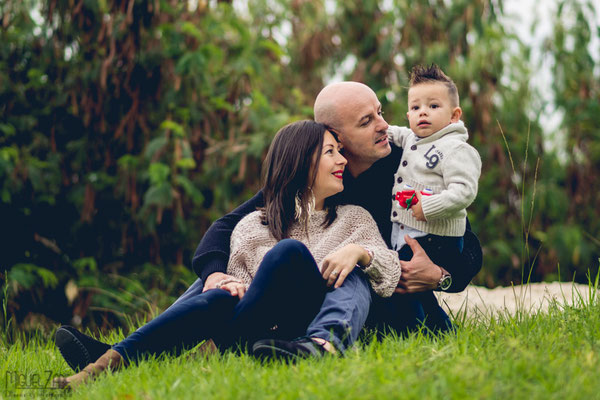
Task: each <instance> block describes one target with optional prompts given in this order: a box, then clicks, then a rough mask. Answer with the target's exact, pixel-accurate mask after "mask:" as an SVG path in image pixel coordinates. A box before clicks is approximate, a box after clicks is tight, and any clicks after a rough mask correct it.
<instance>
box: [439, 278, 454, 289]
mask: <svg viewBox="0 0 600 400" xmlns="http://www.w3.org/2000/svg"><path fill="white" fill-rule="evenodd" d="M451 285H452V276H451V275H446V276H444V277H443V278H442V279H441V280H440V289H442V290H448V289H449V288H450V286H451Z"/></svg>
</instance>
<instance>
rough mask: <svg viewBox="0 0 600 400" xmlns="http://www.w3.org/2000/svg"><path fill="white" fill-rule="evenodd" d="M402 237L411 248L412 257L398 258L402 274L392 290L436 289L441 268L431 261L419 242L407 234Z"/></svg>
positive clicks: (402, 291)
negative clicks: (403, 259) (409, 258)
mask: <svg viewBox="0 0 600 400" xmlns="http://www.w3.org/2000/svg"><path fill="white" fill-rule="evenodd" d="M404 239H405V240H406V244H408V245H409V246H410V248H411V249H412V251H413V257H412V258H411V260H410V261H402V260H400V266H401V267H402V275H401V276H400V281H399V282H398V287H397V288H396V290H395V291H394V292H396V293H400V294H406V293H416V292H424V291H427V290H433V289H436V288H437V285H438V282H439V281H440V279H441V277H442V269H441V268H440V267H438V266H437V265H435V264H434V263H433V261H431V259H430V258H429V256H428V255H427V254H426V253H425V250H423V248H422V247H421V245H420V244H419V242H417V241H416V240H415V239H413V238H411V237H410V236H408V235H405V236H404Z"/></svg>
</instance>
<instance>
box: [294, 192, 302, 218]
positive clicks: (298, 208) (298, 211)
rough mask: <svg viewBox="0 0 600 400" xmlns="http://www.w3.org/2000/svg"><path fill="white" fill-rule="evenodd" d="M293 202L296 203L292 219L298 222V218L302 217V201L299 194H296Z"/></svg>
mask: <svg viewBox="0 0 600 400" xmlns="http://www.w3.org/2000/svg"><path fill="white" fill-rule="evenodd" d="M294 202H295V203H296V209H295V212H294V217H295V218H296V220H297V221H300V216H301V215H302V200H300V192H296V197H295V198H294Z"/></svg>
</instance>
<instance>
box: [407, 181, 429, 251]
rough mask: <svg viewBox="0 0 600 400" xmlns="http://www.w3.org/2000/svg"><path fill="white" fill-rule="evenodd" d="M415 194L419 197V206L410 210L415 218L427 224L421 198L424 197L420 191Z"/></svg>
mask: <svg viewBox="0 0 600 400" xmlns="http://www.w3.org/2000/svg"><path fill="white" fill-rule="evenodd" d="M415 194H416V195H417V199H419V201H417V204H415V205H413V206H410V209H411V210H412V212H413V217H415V219H416V220H417V221H423V222H427V220H426V219H425V214H423V207H422V206H421V204H422V203H421V198H422V197H423V195H422V194H421V192H419V191H418V190H416V191H415ZM411 247H412V246H411ZM419 247H420V246H419Z"/></svg>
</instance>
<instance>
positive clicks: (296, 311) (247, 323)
mask: <svg viewBox="0 0 600 400" xmlns="http://www.w3.org/2000/svg"><path fill="white" fill-rule="evenodd" d="M338 146H339V145H338V142H337V140H336V138H335V137H334V136H333V135H332V134H331V132H329V131H327V130H326V128H325V126H324V125H321V124H318V123H316V122H313V121H299V122H296V123H293V124H290V125H287V126H285V127H283V128H282V129H281V130H280V131H279V132H278V133H277V135H276V136H275V139H274V140H273V143H272V144H271V146H270V148H269V152H268V154H267V158H266V160H265V164H264V181H265V186H264V197H265V207H264V209H261V210H258V211H256V212H253V213H251V214H249V215H247V216H246V217H245V218H243V219H242V220H241V221H240V223H239V224H238V225H237V226H236V228H235V230H234V231H233V234H232V237H231V256H230V260H229V264H228V268H227V272H228V275H230V276H232V278H229V279H226V280H224V281H222V282H221V283H220V285H219V287H220V288H219V289H213V290H208V291H206V292H204V293H202V294H200V295H197V296H195V297H193V298H190V299H186V301H181V302H177V303H175V304H173V305H172V306H171V307H170V308H169V309H167V310H166V311H165V312H164V313H162V314H161V315H160V316H158V317H157V318H155V319H154V320H152V321H151V322H149V323H148V324H146V325H144V326H143V327H142V328H140V329H138V330H137V331H135V332H134V333H133V334H131V335H130V336H128V337H127V338H126V339H125V340H123V341H122V342H120V343H118V344H116V345H115V346H113V347H112V348H111V349H110V350H108V351H107V352H106V353H104V355H102V356H101V357H100V358H99V359H98V360H97V361H96V362H95V363H92V364H89V365H88V366H87V367H85V368H84V369H83V370H82V371H81V372H79V373H77V374H75V375H72V376H70V377H67V378H58V379H57V380H56V381H55V384H56V385H57V386H59V387H67V386H68V387H73V386H76V385H78V384H80V383H83V382H85V381H87V380H88V379H90V378H92V377H94V376H96V375H97V374H99V373H100V372H102V371H103V370H105V369H106V368H107V367H111V368H113V369H114V368H117V367H119V366H122V365H126V364H129V363H130V362H132V361H133V362H135V361H137V360H138V359H140V358H142V357H144V356H146V355H149V354H160V353H163V352H166V351H174V352H175V353H178V352H180V351H181V350H182V349H183V348H186V347H187V348H189V347H192V346H194V345H196V344H197V343H199V342H200V341H202V340H206V339H213V340H214V341H215V342H216V343H217V344H219V345H220V346H221V347H231V346H233V345H235V344H236V343H242V344H244V343H253V342H255V341H257V340H258V339H261V338H264V337H266V336H268V337H270V338H279V339H288V340H289V339H293V338H295V337H298V336H303V335H306V338H305V339H304V340H305V341H310V342H311V343H316V344H318V345H320V346H322V348H323V349H324V350H325V351H330V352H334V351H335V350H334V346H333V345H332V344H331V343H330V341H329V339H330V336H329V335H330V333H329V332H326V331H323V332H318V331H311V330H310V329H309V330H308V331H307V327H309V324H310V322H311V320H312V319H313V318H314V317H315V316H316V315H317V313H319V312H320V311H321V312H324V311H323V310H320V308H321V304H322V302H323V298H324V296H325V295H326V293H327V290H328V287H329V286H333V287H334V288H338V287H340V286H341V285H342V284H344V282H346V281H353V282H354V283H355V284H357V283H360V282H364V281H365V280H366V277H365V275H366V276H368V277H369V280H370V283H371V285H372V287H373V289H374V290H375V292H376V293H378V294H380V295H382V296H390V295H391V294H392V293H393V291H394V289H395V287H396V284H397V283H398V280H399V278H400V264H399V261H398V257H397V255H396V253H395V252H394V251H393V250H389V249H388V248H387V247H386V245H385V243H384V241H383V239H382V238H381V236H380V235H379V233H378V230H377V226H376V224H375V222H374V221H373V219H372V218H371V216H370V215H369V213H368V212H366V211H365V210H364V209H362V208H360V207H357V206H349V205H347V206H336V205H334V204H330V202H331V196H333V195H334V194H336V193H339V192H341V191H342V190H343V183H342V174H343V171H344V167H345V165H346V159H344V157H343V156H342V155H341V154H340V153H339V147H338ZM361 271H362V272H361ZM369 300H370V299H369V298H367V299H366V300H365V301H367V302H368V301H369ZM325 312H326V311H325ZM199 322H200V323H199ZM363 322H364V321H363ZM355 338H356V336H354V337H353V339H355ZM269 350H270V347H269V342H268V341H265V340H261V341H259V342H257V343H256V344H255V346H254V351H255V353H256V354H257V355H266V353H267V352H268V351H269Z"/></svg>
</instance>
